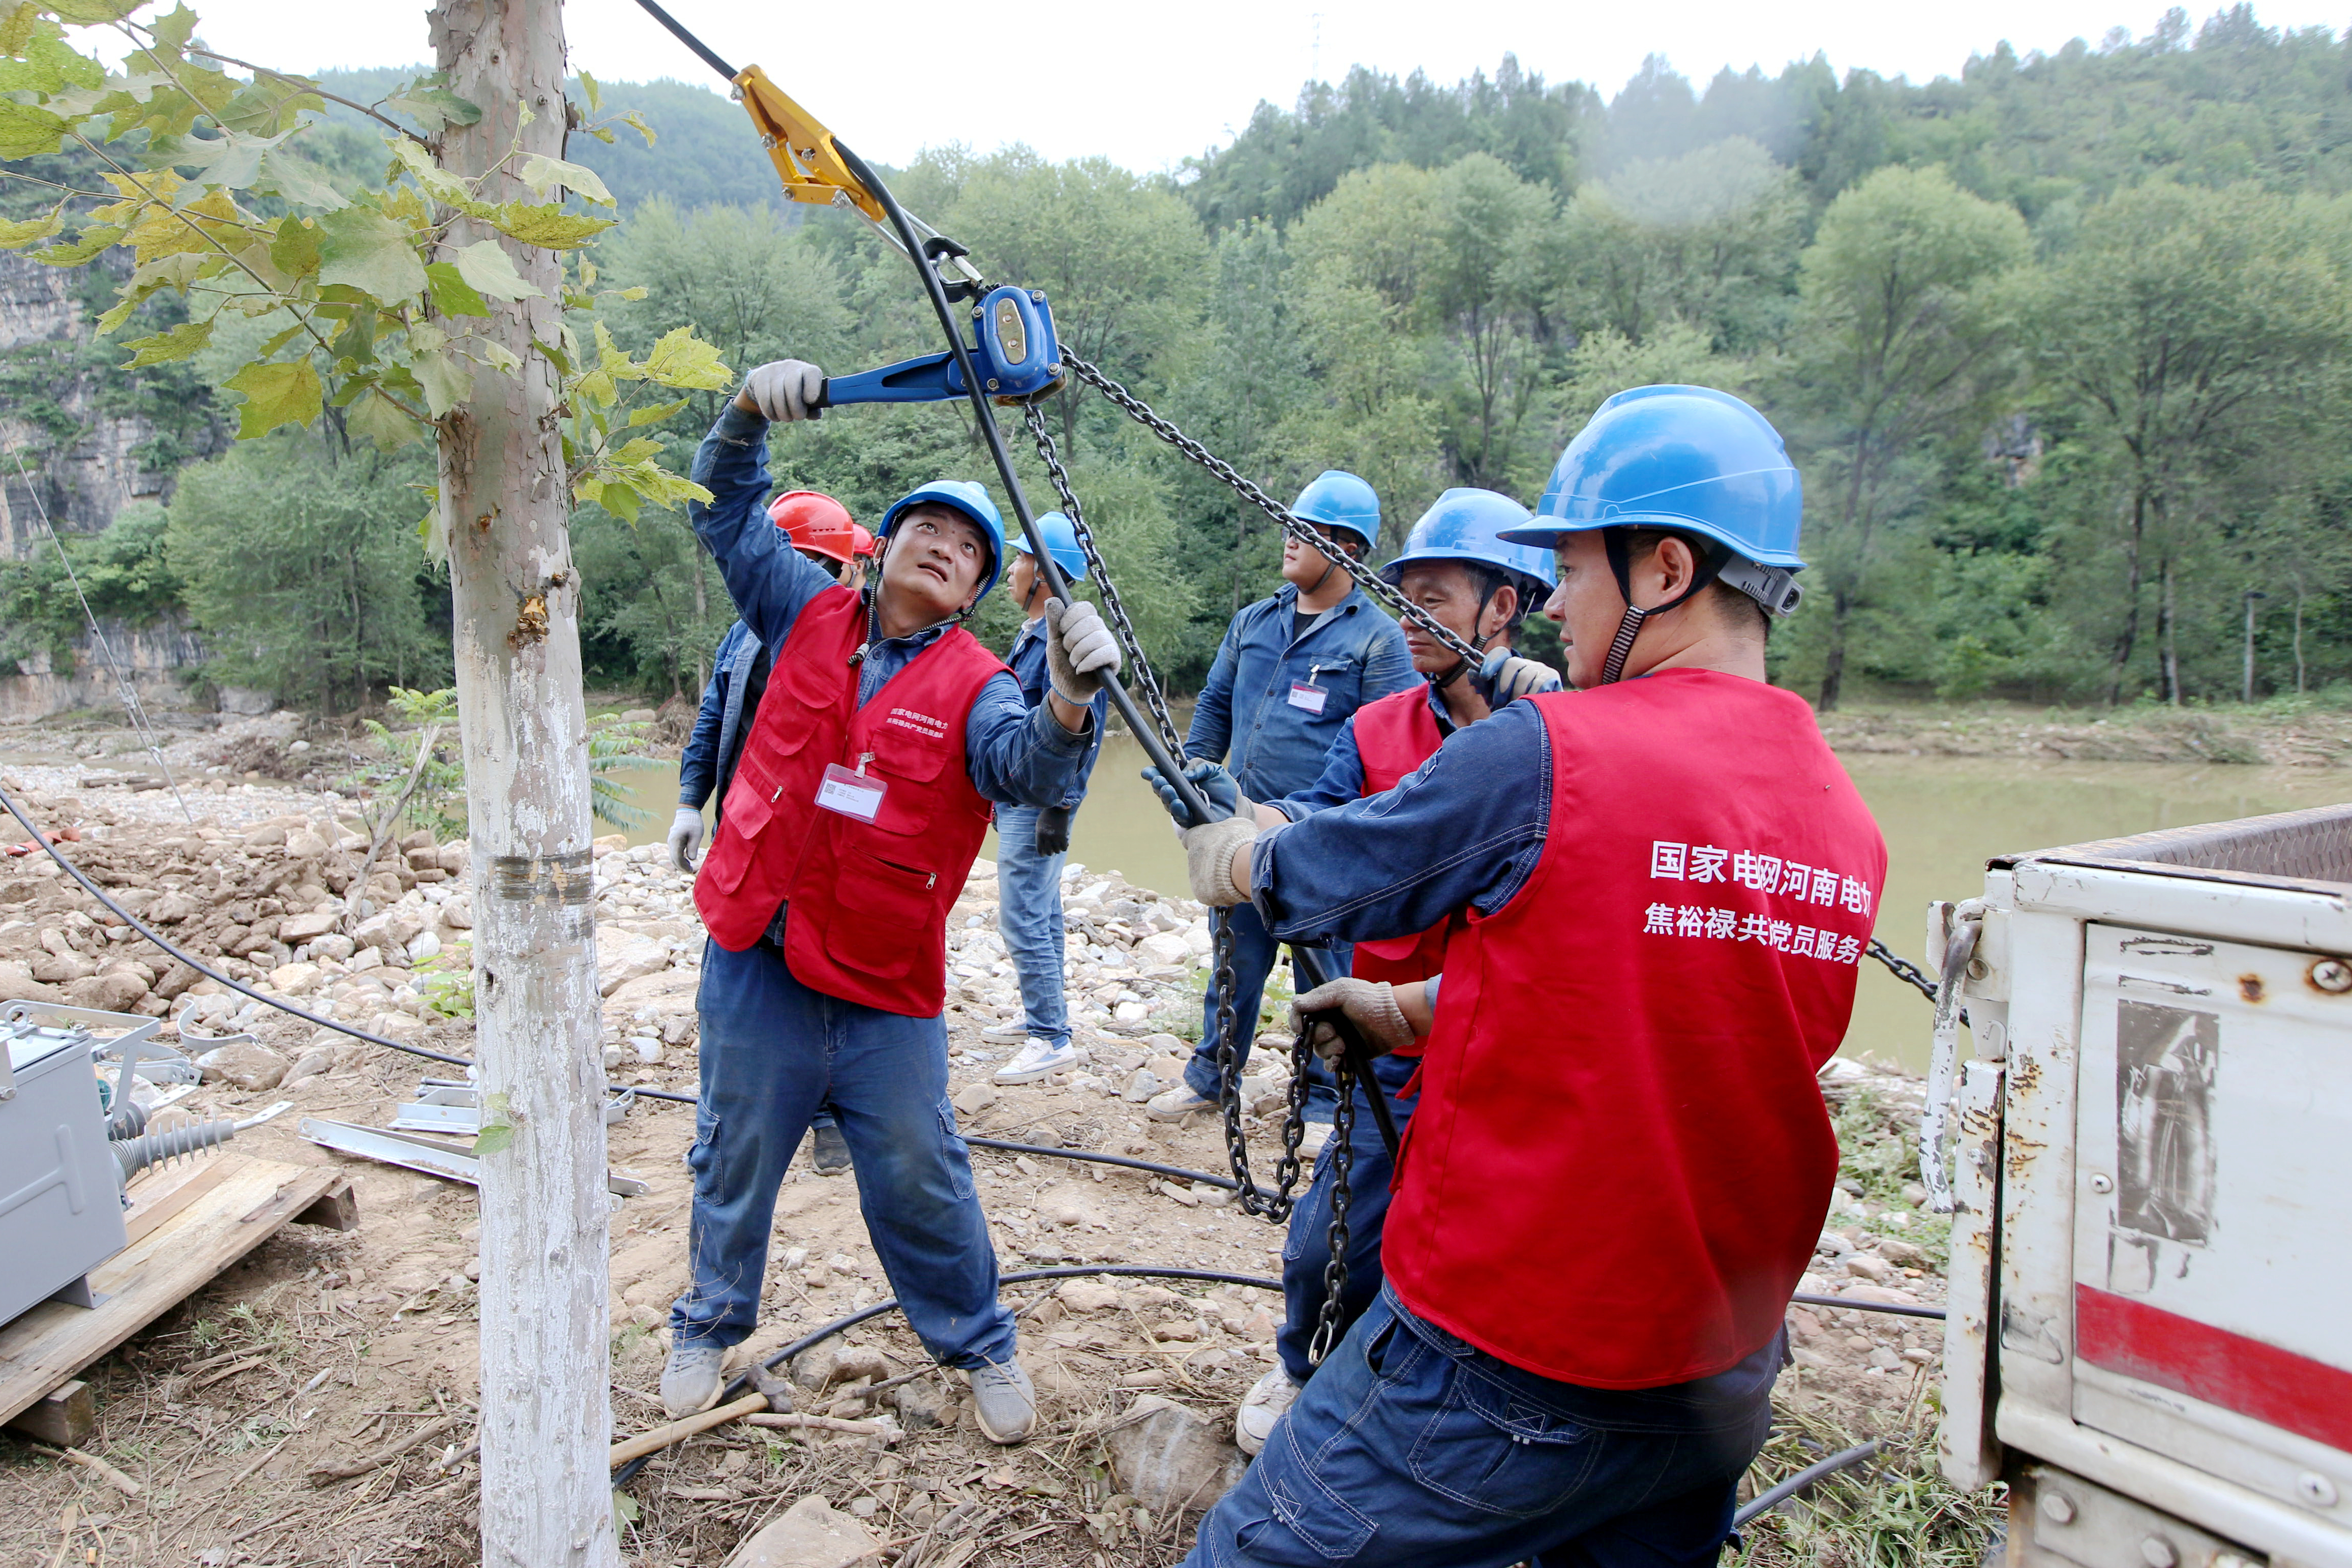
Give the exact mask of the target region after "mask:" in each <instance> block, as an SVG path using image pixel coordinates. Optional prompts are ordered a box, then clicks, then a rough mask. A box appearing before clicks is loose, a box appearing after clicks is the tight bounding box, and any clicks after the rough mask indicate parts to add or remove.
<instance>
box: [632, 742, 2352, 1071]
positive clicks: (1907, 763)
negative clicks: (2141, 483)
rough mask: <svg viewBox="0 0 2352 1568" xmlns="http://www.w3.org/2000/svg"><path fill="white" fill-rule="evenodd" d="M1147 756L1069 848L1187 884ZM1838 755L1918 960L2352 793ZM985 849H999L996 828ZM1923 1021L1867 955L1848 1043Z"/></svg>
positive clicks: (1893, 1055) (2164, 773) (1894, 940)
mask: <svg viewBox="0 0 2352 1568" xmlns="http://www.w3.org/2000/svg"><path fill="white" fill-rule="evenodd" d="M1143 761H1144V759H1143V752H1142V748H1141V747H1139V746H1138V745H1137V744H1136V743H1135V742H1134V741H1133V740H1132V739H1131V738H1129V737H1127V736H1124V735H1114V736H1112V737H1111V738H1110V739H1109V740H1108V742H1105V745H1104V751H1103V756H1102V760H1101V762H1100V763H1099V764H1097V767H1096V769H1095V775H1094V783H1093V785H1092V787H1091V789H1090V791H1089V793H1088V794H1087V802H1086V805H1083V806H1081V807H1080V808H1079V810H1078V815H1077V818H1076V822H1075V823H1074V824H1073V825H1072V827H1071V833H1070V856H1071V858H1073V859H1075V860H1079V861H1083V862H1084V863H1085V864H1087V866H1088V867H1090V868H1094V869H1097V870H1116V871H1118V872H1119V873H1121V874H1122V875H1124V876H1125V877H1126V878H1127V879H1129V880H1130V881H1133V882H1135V883H1138V884H1139V885H1140V886H1143V887H1147V888H1155V889H1160V891H1162V892H1167V893H1181V892H1183V891H1184V890H1185V886H1184V856H1183V851H1182V849H1181V847H1179V845H1178V844H1177V842H1176V838H1175V836H1174V834H1173V833H1172V832H1171V830H1170V827H1169V822H1168V815H1167V813H1166V812H1164V811H1162V810H1161V809H1160V803H1159V800H1158V798H1157V797H1156V796H1154V795H1152V793H1151V791H1150V788H1149V787H1148V786H1146V785H1145V784H1144V783H1143V781H1142V779H1141V778H1140V777H1139V776H1138V775H1139V771H1140V770H1141V768H1142V766H1143ZM1844 762H1845V765H1846V768H1847V771H1848V772H1849V773H1852V774H1853V781H1854V783H1855V784H1857V785H1858V786H1860V788H1861V790H1862V794H1863V798H1864V800H1866V801H1868V802H1869V803H1870V808H1871V810H1872V811H1873V812H1874V813H1876V814H1877V816H1878V825H1879V827H1880V829H1881V831H1883V832H1884V833H1885V835H1886V847H1887V851H1888V857H1889V867H1888V872H1887V888H1886V896H1885V900H1883V901H1882V903H1881V905H1880V910H1879V916H1878V921H1877V931H1878V935H1879V936H1880V937H1881V938H1882V939H1884V940H1885V942H1886V943H1887V945H1888V946H1890V947H1892V948H1894V949H1895V951H1896V952H1900V953H1902V954H1903V955H1904V956H1906V957H1907V958H1911V959H1914V960H1916V959H1917V958H1918V957H1919V956H1920V954H1921V952H1922V950H1923V948H1924V947H1925V944H1926V940H1927V938H1926V928H1927V903H1928V900H1932V899H1965V898H1969V897H1971V896H1974V895H1976V894H1978V893H1980V892H1982V891H1983V890H1984V863H1985V861H1986V859H1987V858H1990V857H1991V856H1994V855H1999V854H2003V853H2008V852H2013V851H2019V850H2028V849H2047V848H2053V847H2057V846H2059V845H2064V844H2078V843H2081V842H2083V841H2084V840H2086V839H2093V838H2111V837H2116V836H2117V835H2119V834H2125V833H2140V832H2145V831H2146V830H2147V829H2149V828H2152V827H2178V826H2183V825H2185V824H2189V823H2196V822H2215V821H2221V820H2225V819H2227V818H2230V817H2235V816H2254V815H2256V814H2258V813H2261V812H2268V811H2288V810H2293V809H2294V808H2297V807H2301V806H2307V805H2327V804H2330V803H2332V802H2335V801H2339V800H2345V799H2347V798H2352V774H2347V773H2337V772H2334V771H2321V770H2315V769H2304V768H2256V767H2227V766H2218V765H2213V766H2185V765H2175V764H2170V763H2065V762H2053V763H2041V762H2023V761H2011V760H2008V759H2000V758H1983V757H1911V756H1879V755H1870V754H1856V755H1850V756H1847V757H1846V758H1845V759H1844ZM614 776H615V777H616V778H618V779H619V780H620V781H621V782H623V783H624V784H628V785H629V786H631V787H632V789H633V790H635V794H636V798H637V799H639V800H641V801H644V802H646V804H647V805H648V806H650V807H653V808H655V810H656V815H655V818H654V820H653V822H652V823H651V824H649V825H648V826H645V827H643V828H640V829H637V830H636V831H635V832H632V833H631V834H630V841H631V842H632V843H649V842H658V841H659V840H660V839H661V838H662V837H663V836H664V835H665V834H666V833H667V831H668V829H669V817H670V811H671V809H672V808H671V805H670V804H669V803H670V802H671V801H672V800H673V799H674V798H675V797H676V794H677V769H676V767H675V766H674V765H671V766H668V767H667V768H666V769H665V770H663V771H661V772H655V771H653V770H646V771H644V772H632V773H619V774H616V775H614ZM982 853H983V854H986V855H988V856H990V857H991V858H993V857H994V855H995V854H996V847H995V841H994V836H993V835H992V836H991V838H990V842H989V846H988V847H987V848H986V849H985V850H983V851H982ZM1927 1035H1928V1005H1927V1000H1926V998H1924V997H1922V996H1920V995H1919V994H1918V993H1917V992H1916V991H1913V990H1912V989H1911V988H1910V987H1909V986H1906V985H1905V984H1902V983H1901V982H1899V981H1897V980H1896V979H1895V977H1894V976H1893V975H1891V974H1889V973H1887V972H1886V971H1885V969H1884V968H1883V967H1882V966H1880V965H1878V964H1876V963H1869V962H1867V961H1865V962H1864V964H1863V973H1862V987H1861V991H1860V993H1859V994H1858V996H1857V998H1856V1000H1855V1004H1854V1015H1853V1026H1852V1027H1851V1028H1850V1029H1848V1031H1847V1033H1846V1038H1845V1045H1844V1047H1843V1049H1844V1051H1845V1053H1846V1054H1847V1055H1863V1054H1869V1055H1873V1056H1876V1057H1879V1058H1883V1059H1886V1060H1892V1061H1895V1062H1899V1063H1901V1064H1903V1065H1904V1066H1906V1067H1909V1068H1914V1069H1921V1068H1925V1067H1926V1066H1927Z"/></svg>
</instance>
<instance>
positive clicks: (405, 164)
mask: <svg viewBox="0 0 2352 1568" xmlns="http://www.w3.org/2000/svg"><path fill="white" fill-rule="evenodd" d="M386 140H387V141H389V142H391V143H392V153H393V157H394V160H395V161H396V162H397V163H399V165H400V166H401V167H402V168H404V169H405V170H407V171H408V173H409V175H410V177H411V178H413V179H415V182H416V185H417V188H418V189H419V190H421V191H423V192H424V193H425V195H428V196H431V197H432V198H433V199H434V200H435V201H436V202H439V203H441V204H442V205H445V206H452V207H456V208H457V210H458V211H459V212H461V213H464V214H466V215H467V216H470V217H488V216H489V215H490V214H492V213H494V212H496V211H497V210H498V208H497V207H495V206H493V205H491V204H490V203H488V202H485V201H478V200H476V199H475V197H474V187H473V186H471V185H469V184H467V183H466V182H465V181H463V180H461V179H459V178H458V177H457V175H455V174H451V173H450V172H449V171H448V170H446V169H445V168H443V167H442V166H441V165H440V164H439V163H436V162H435V161H434V158H433V154H432V153H431V152H430V151H428V150H427V149H425V148H424V147H420V146H418V145H417V144H416V142H414V141H412V140H410V139H409V138H408V137H405V136H397V137H387V138H386Z"/></svg>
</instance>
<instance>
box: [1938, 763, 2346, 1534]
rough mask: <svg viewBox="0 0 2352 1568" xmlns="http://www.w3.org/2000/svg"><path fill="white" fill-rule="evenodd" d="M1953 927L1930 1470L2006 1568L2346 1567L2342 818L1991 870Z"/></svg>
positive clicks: (2154, 840)
mask: <svg viewBox="0 0 2352 1568" xmlns="http://www.w3.org/2000/svg"><path fill="white" fill-rule="evenodd" d="M1978 913H1979V911H1978V910H1977V909H1975V908H1974V907H1970V906H1963V908H1962V909H1961V910H1960V911H1959V914H1960V916H1961V918H1963V919H1965V918H1969V917H1971V916H1976V915H1978ZM1951 914H1952V911H1951V910H1949V909H1948V907H1945V908H1940V909H1939V913H1938V914H1937V916H1936V917H1935V918H1934V919H1933V920H1932V921H1931V931H1930V946H1931V949H1933V950H1935V951H1931V953H1930V957H1931V960H1933V961H1935V962H1937V963H1939V964H1940V962H1941V958H1942V952H1941V949H1942V947H1943V939H1944V938H1945V936H1946V935H1948V932H1949V931H1950V930H1951V927H1950V924H1949V921H1950V918H1951ZM1980 918H1981V926H1980V932H1979V938H1978V941H1977V944H1976V948H1975V952H1974V955H1973V958H1972V960H1971V961H1970V962H1969V963H1967V966H1966V970H1965V973H1964V974H1961V975H1958V976H1957V977H1956V984H1958V987H1959V995H1960V999H1961V1001H1962V1003H1963V1004H1964V1005H1965V1006H1966V1007H1967V1009H1968V1013H1969V1022H1970V1030H1971V1034H1970V1040H1971V1044H1972V1050H1973V1057H1972V1059H1969V1060H1967V1061H1965V1062H1964V1063H1962V1064H1961V1067H1960V1070H1959V1074H1958V1083H1957V1087H1956V1089H1955V1090H1954V1093H1953V1105H1952V1110H1953V1121H1954V1123H1955V1125H1956V1129H1957V1134H1958V1141H1957V1147H1956V1148H1955V1150H1954V1161H1953V1168H1954V1179H1953V1190H1954V1197H1955V1212H1954V1216H1953V1235H1952V1249H1951V1251H1952V1262H1951V1300H1950V1316H1949V1318H1948V1321H1947V1323H1946V1342H1945V1369H1946V1370H1945V1378H1946V1382H1945V1388H1944V1404H1945V1409H1944V1425H1943V1428H1942V1431H1941V1434H1940V1457H1941V1461H1942V1464H1943V1467H1944V1469H1945V1471H1946V1473H1947V1475H1948V1476H1949V1478H1950V1479H1952V1480H1953V1481H1954V1482H1956V1483H1957V1484H1958V1485H1961V1486H1967V1487H1976V1486H1981V1485H1984V1484H1986V1483H1988V1482H1990V1481H1991V1480H1993V1479H1997V1478H2001V1477H2006V1478H2007V1479H2008V1480H2009V1481H2010V1483H2011V1516H2010V1531H2009V1541H2010V1546H2009V1558H2008V1561H2009V1562H2010V1563H2011V1564H2012V1565H2015V1568H2026V1565H2029V1564H2031V1565H2040V1564H2045V1563H2046V1564H2052V1565H2053V1568H2054V1565H2063V1564H2074V1565H2077V1568H2111V1565H2112V1568H2247V1565H2251V1564H2269V1565H2271V1568H2352V1217H2347V1216H2352V805H2346V806H2333V807H2325V808H2321V809H2317V810H2312V811H2301V812H2290V813H2284V814H2282V815H2279V816H2264V817H2252V818H2248V819H2245V820H2242V821H2238V822H2231V823H2221V824H2215V825H2212V826H2202V827H2193V828H2182V829H2169V830H2166V831H2162V832H2157V833H2150V834H2143V835H2140V836H2137V837H2130V838H2120V839H2111V840H2106V841H2104V842H2100V843H2094V844H2081V845H2074V846H2072V847H2066V848H2061V849H2052V850H2045V851H2042V852H2039V853H2035V854H2032V855H2021V856H2017V857H2013V858H2002V859H1998V860H1995V861H1994V862H1992V863H1991V866H1990V869H1989V870H1988V872H1987V875H1986V878H1985V891H1984V897H1983V900H1982V905H1981V916H1980Z"/></svg>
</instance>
